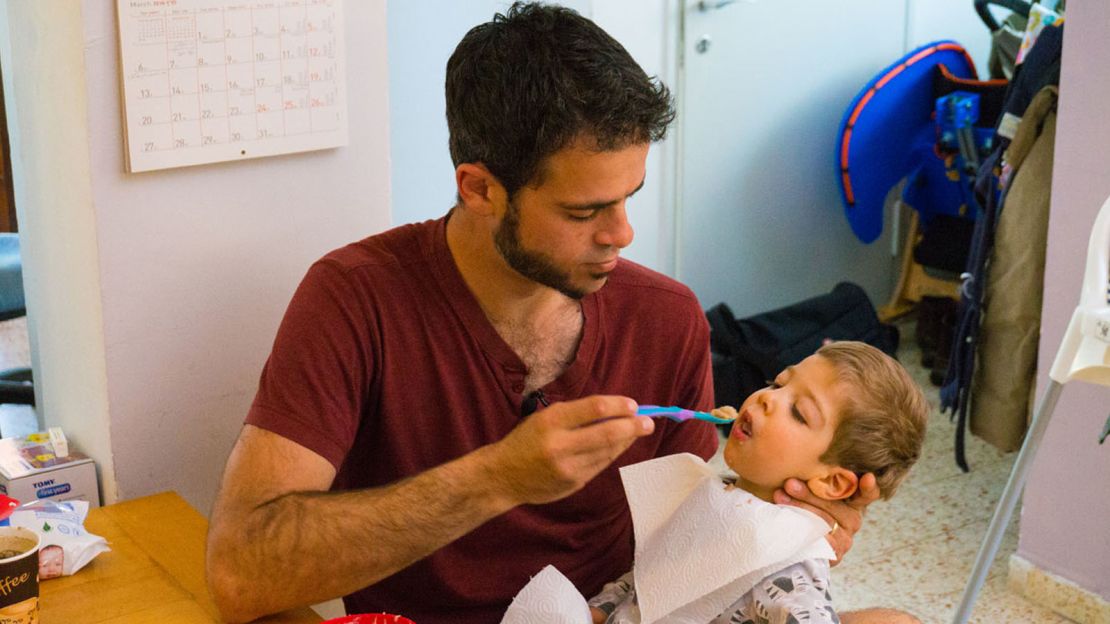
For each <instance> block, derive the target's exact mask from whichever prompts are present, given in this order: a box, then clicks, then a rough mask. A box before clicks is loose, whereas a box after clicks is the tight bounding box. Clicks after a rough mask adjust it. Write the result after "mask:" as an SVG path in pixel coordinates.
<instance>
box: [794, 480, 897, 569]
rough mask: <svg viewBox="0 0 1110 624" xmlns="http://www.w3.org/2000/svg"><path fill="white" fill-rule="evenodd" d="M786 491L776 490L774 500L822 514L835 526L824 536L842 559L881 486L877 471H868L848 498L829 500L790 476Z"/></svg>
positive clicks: (837, 560)
mask: <svg viewBox="0 0 1110 624" xmlns="http://www.w3.org/2000/svg"><path fill="white" fill-rule="evenodd" d="M784 487H785V489H786V491H785V492H784V491H783V490H775V502H776V503H778V504H780V505H794V506H795V507H801V508H802V509H806V510H808V511H812V512H813V513H815V514H817V515H819V516H821V517H822V518H824V519H825V522H828V523H829V526H831V527H833V530H832V531H830V532H829V534H828V535H827V536H825V539H827V540H828V541H829V545H830V546H832V549H833V550H834V551H836V561H834V562H832V564H833V565H836V564H837V563H840V561H842V560H843V559H844V555H846V554H848V551H849V550H851V548H852V540H853V538H854V536H855V534H856V532H857V531H859V529H860V527H861V526H862V525H863V511H864V509H866V508H867V506H868V505H870V504H871V503H873V502H875V501H876V500H878V499H879V486H878V485H877V484H876V483H875V475H873V474H871V473H867V474H865V475H863V477H862V478H861V479H860V480H859V490H858V491H857V492H856V493H855V495H854V496H852V498H850V499H848V500H847V501H828V500H825V499H822V498H818V497H817V496H815V495H814V494H813V492H811V491H809V488H808V487H806V484H805V483H803V482H801V481H799V480H797V479H788V480H787V481H786V484H785V486H784Z"/></svg>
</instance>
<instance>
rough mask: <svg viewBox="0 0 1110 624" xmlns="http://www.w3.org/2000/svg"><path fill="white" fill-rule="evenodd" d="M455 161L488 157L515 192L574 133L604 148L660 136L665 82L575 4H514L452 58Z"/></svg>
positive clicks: (666, 120) (667, 101) (668, 112)
mask: <svg viewBox="0 0 1110 624" xmlns="http://www.w3.org/2000/svg"><path fill="white" fill-rule="evenodd" d="M446 87H447V88H446V91H447V127H448V130H449V131H450V136H451V138H450V146H451V159H452V161H453V162H454V164H455V166H456V167H457V166H458V165H460V164H461V163H478V162H480V163H482V164H484V165H485V166H486V167H487V168H488V169H489V170H490V172H491V173H492V174H493V175H495V176H497V179H498V181H500V182H501V184H502V185H503V186H504V187H505V190H506V191H507V192H508V194H509V197H512V196H513V194H514V193H516V191H518V190H519V189H520V188H521V187H523V186H524V185H525V184H529V183H534V182H535V181H536V180H535V179H536V177H537V174H541V173H542V172H541V171H540V166H541V165H542V163H543V161H544V159H546V158H547V157H548V156H550V155H551V154H553V153H555V152H556V151H558V150H560V149H562V148H564V147H566V146H567V145H569V144H570V143H571V142H572V141H574V140H575V139H578V138H580V137H585V138H588V139H589V140H591V141H592V142H593V143H594V145H593V147H596V149H598V150H599V151H610V150H614V149H621V148H624V147H627V146H629V145H635V144H638V143H648V142H653V141H658V140H660V139H662V138H663V136H664V135H665V134H666V132H667V126H668V125H669V124H670V123H671V121H672V120H673V119H674V115H675V113H674V107H673V105H672V102H671V96H670V92H669V91H668V90H667V87H666V86H664V85H663V84H662V83H660V82H659V81H658V80H657V79H654V78H649V77H648V76H647V74H645V73H644V70H643V69H641V68H640V66H639V65H637V64H636V61H634V60H633V59H632V56H631V55H629V54H628V51H627V50H625V49H624V47H623V46H621V44H619V43H617V41H616V40H615V39H613V38H612V37H610V36H609V35H608V34H607V33H606V32H605V31H604V30H602V29H601V28H599V27H598V26H597V25H596V24H594V23H593V22H591V21H590V20H588V19H586V18H584V17H582V16H581V15H579V14H578V13H576V12H574V11H572V10H571V9H567V8H563V7H556V6H548V5H543V4H537V3H524V2H516V3H514V4H513V5H512V6H511V7H510V8H509V10H508V11H507V12H506V13H505V14H504V15H501V14H497V15H495V16H494V18H493V20H492V21H490V22H487V23H485V24H481V25H479V26H475V27H474V28H472V29H471V30H470V32H468V33H467V34H466V36H465V37H463V39H462V41H461V42H459V45H458V46H457V47H456V48H455V52H454V53H453V54H452V55H451V58H450V60H448V61H447V84H446Z"/></svg>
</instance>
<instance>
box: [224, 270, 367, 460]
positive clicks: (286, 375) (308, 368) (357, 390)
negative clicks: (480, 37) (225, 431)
mask: <svg viewBox="0 0 1110 624" xmlns="http://www.w3.org/2000/svg"><path fill="white" fill-rule="evenodd" d="M375 326H376V322H375V315H374V312H373V306H372V305H370V304H369V302H368V295H367V294H365V293H364V292H362V291H360V290H359V289H358V288H355V287H354V286H353V284H351V281H350V278H349V275H348V273H347V272H346V271H345V270H344V269H343V268H341V267H340V266H338V265H337V264H335V263H332V262H330V261H328V260H327V259H325V260H321V261H319V262H317V263H316V264H314V265H313V266H312V267H311V268H310V269H309V271H308V273H307V275H305V278H304V280H302V281H301V284H300V286H299V287H298V288H297V291H296V293H295V294H294V295H293V298H292V300H291V301H290V303H289V307H288V309H287V310H286V312H285V316H284V318H283V319H282V321H281V325H280V327H279V328H278V332H277V336H276V338H275V339H274V346H273V350H272V351H271V353H270V357H269V359H268V360H267V361H266V365H265V367H264V368H263V371H262V376H261V379H260V380H259V385H258V393H257V394H256V395H255V399H254V402H253V403H252V405H251V408H250V411H249V412H248V414H247V418H246V423H247V424H251V425H255V426H257V427H261V428H263V429H267V430H269V431H272V432H274V433H276V434H278V435H280V436H282V437H285V438H287V439H289V440H292V441H293V442H296V443H297V444H300V445H301V446H304V447H305V448H308V449H309V450H311V451H313V452H315V453H317V454H318V455H320V456H321V457H323V458H325V459H327V460H328V461H329V462H330V463H331V464H332V465H333V466H335V468H336V470H338V469H339V468H340V466H341V465H342V463H343V460H344V458H345V457H346V455H347V452H348V451H349V450H350V448H351V445H352V444H353V441H354V438H355V434H356V433H357V431H358V427H359V423H360V420H361V416H362V413H363V408H364V402H365V401H366V397H367V390H368V388H369V386H370V383H371V379H372V377H373V374H374V366H373V362H374V359H373V358H374V354H373V345H374V344H375V343H376V335H375V331H374V329H373V328H374V327H375Z"/></svg>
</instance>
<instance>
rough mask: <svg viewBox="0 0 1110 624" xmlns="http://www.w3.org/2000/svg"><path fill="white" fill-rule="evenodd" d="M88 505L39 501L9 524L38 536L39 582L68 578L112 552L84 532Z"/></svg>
mask: <svg viewBox="0 0 1110 624" xmlns="http://www.w3.org/2000/svg"><path fill="white" fill-rule="evenodd" d="M88 513H89V502H88V501H83V500H72V501H52V500H39V501H34V502H32V503H28V504H26V505H23V506H21V507H19V508H18V509H17V510H16V511H15V512H13V513H12V515H11V518H9V522H10V523H11V525H12V526H14V527H23V528H25V529H30V530H32V531H34V532H35V533H38V534H39V537H40V538H41V539H42V542H41V546H40V547H39V580H45V579H50V578H56V577H59V576H69V575H71V574H73V573H75V572H77V571H78V570H80V569H81V568H83V567H85V565H87V564H88V563H89V562H90V561H92V560H93V558H94V557H96V556H97V555H99V554H100V553H102V552H105V551H108V550H111V549H110V548H108V541H107V540H106V539H104V538H103V537H100V536H99V535H93V534H92V533H89V532H88V531H86V530H85V516H87V515H88Z"/></svg>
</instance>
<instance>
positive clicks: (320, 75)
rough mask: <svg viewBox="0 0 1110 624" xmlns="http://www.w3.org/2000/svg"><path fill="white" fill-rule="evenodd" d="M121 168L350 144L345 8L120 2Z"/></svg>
mask: <svg viewBox="0 0 1110 624" xmlns="http://www.w3.org/2000/svg"><path fill="white" fill-rule="evenodd" d="M117 6H118V13H119V22H120V48H121V53H120V58H121V64H122V72H121V73H122V78H123V80H122V90H123V99H124V110H125V116H126V119H125V129H126V143H127V156H128V163H127V164H128V169H129V171H132V172H137V171H149V170H153V169H164V168H169V167H179V166H187V165H195V164H202V163H210V162H221V161H228V160H239V159H243V158H252V157H258V156H269V155H276V154H284V153H290V152H299V151H307V150H314V149H325V148H330V147H338V146H342V145H345V144H346V143H347V111H346V104H345V100H346V97H345V88H346V85H345V72H344V45H343V25H344V22H343V19H342V0H118V5H117Z"/></svg>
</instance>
